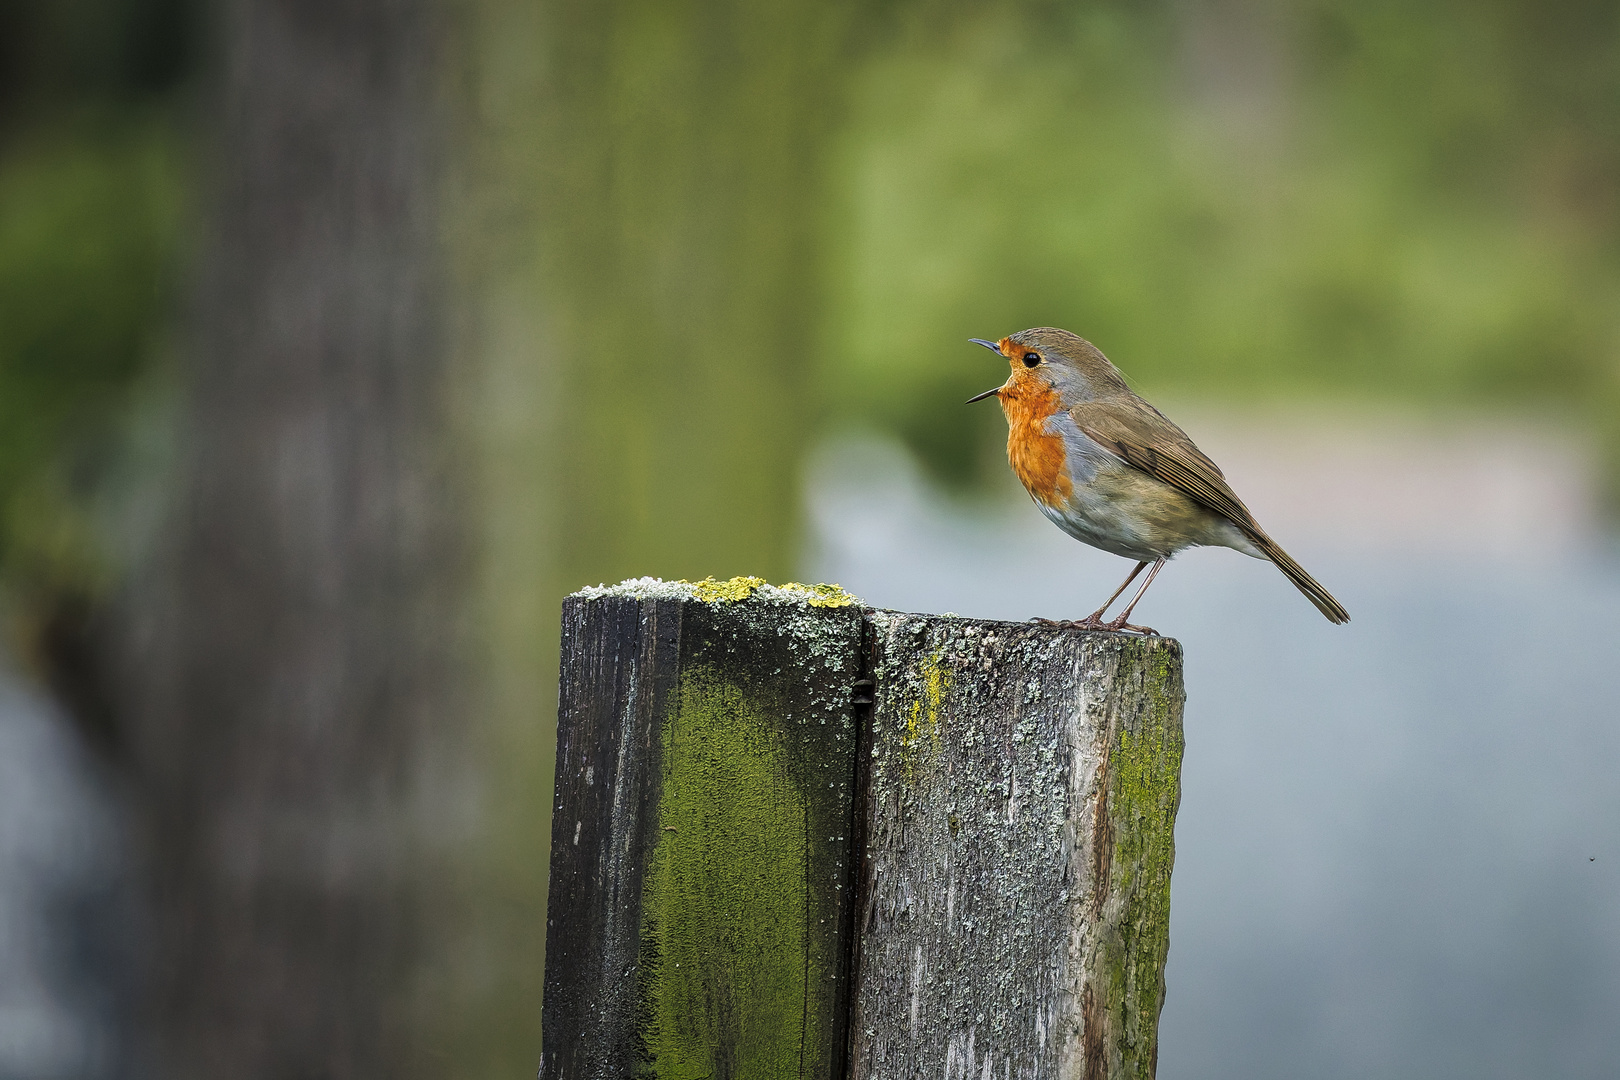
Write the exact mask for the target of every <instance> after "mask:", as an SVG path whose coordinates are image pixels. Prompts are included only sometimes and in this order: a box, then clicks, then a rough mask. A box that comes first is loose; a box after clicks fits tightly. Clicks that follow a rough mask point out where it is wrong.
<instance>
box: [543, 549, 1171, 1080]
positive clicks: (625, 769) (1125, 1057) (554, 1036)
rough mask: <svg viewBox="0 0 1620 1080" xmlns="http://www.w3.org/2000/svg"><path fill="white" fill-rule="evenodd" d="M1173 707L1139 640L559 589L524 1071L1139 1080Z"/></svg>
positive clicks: (831, 594) (1145, 1066) (754, 585)
mask: <svg viewBox="0 0 1620 1080" xmlns="http://www.w3.org/2000/svg"><path fill="white" fill-rule="evenodd" d="M1182 699H1183V694H1182V688H1181V652H1180V647H1179V646H1178V645H1177V644H1176V643H1175V642H1174V641H1170V640H1167V639H1162V638H1150V639H1142V638H1136V637H1128V636H1125V635H1114V634H1102V633H1085V632H1080V631H1074V630H1066V629H1061V628H1056V627H1048V626H1039V625H1032V624H1022V623H999V622H984V621H979V620H973V619H960V618H955V617H936V616H923V615H900V614H895V613H891V612H878V611H870V610H867V609H864V608H862V607H860V606H858V605H857V604H856V603H855V602H854V600H853V598H852V597H849V596H848V595H847V594H845V593H843V592H842V590H838V589H836V588H833V587H828V586H816V587H805V586H785V587H783V588H780V589H777V588H773V587H771V586H768V585H765V584H764V583H763V582H761V581H759V580H758V579H733V580H732V581H730V582H712V581H711V582H701V583H698V584H695V585H689V584H686V583H670V582H657V581H650V580H644V581H639V582H626V583H624V584H623V585H620V586H615V587H613V588H611V589H591V590H585V591H584V592H582V593H578V594H575V595H574V596H572V597H570V598H569V599H568V600H567V601H566V602H565V605H564V610H563V667H562V693H561V709H560V714H559V736H558V739H559V745H558V757H557V799H556V806H555V813H554V818H553V841H552V853H553V854H552V865H551V874H552V876H551V901H550V906H549V909H548V912H547V954H546V990H545V992H546V1000H545V1010H544V1016H543V1021H542V1026H543V1029H544V1056H543V1058H542V1062H541V1077H542V1078H543V1080H550V1078H556V1080H563V1078H567V1080H574V1078H583V1077H592V1078H596V1077H603V1078H605V1077H626V1076H644V1077H660V1078H664V1080H676V1078H682V1080H686V1078H690V1080H699V1078H704V1077H712V1078H715V1080H720V1078H729V1077H736V1078H749V1080H751V1078H755V1077H816V1078H825V1080H837V1078H842V1077H845V1076H850V1077H854V1078H858V1080H868V1078H869V1080H880V1078H881V1080H889V1078H900V1077H911V1076H923V1075H929V1076H939V1075H943V1076H945V1077H946V1078H947V1080H950V1078H954V1077H962V1078H964V1080H967V1078H970V1077H971V1078H973V1080H979V1078H980V1077H998V1078H1001V1080H1009V1078H1012V1077H1054V1078H1072V1080H1102V1078H1109V1080H1113V1078H1123V1077H1133V1078H1137V1077H1140V1078H1148V1077H1151V1076H1152V1075H1153V1071H1154V1066H1155V1058H1156V1046H1157V1028H1158V1017H1159V1009H1160V1007H1161V1005H1162V1002H1163V997H1164V983H1163V975H1164V962H1165V957H1166V955H1167V952H1168V947H1169V901H1170V893H1169V890H1170V867H1171V862H1172V858H1173V840H1172V829H1173V826H1174V822H1175V811H1176V805H1177V802H1178V799H1179V792H1180V765H1181V745H1182V743H1181V706H1182Z"/></svg>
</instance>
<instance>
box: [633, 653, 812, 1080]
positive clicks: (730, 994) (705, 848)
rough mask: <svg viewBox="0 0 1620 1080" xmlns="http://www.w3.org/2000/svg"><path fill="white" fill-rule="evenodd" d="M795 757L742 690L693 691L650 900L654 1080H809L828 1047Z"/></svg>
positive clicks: (678, 732)
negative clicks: (808, 1053)
mask: <svg viewBox="0 0 1620 1080" xmlns="http://www.w3.org/2000/svg"><path fill="white" fill-rule="evenodd" d="M785 750H786V747H785V746H784V743H783V739H782V738H781V735H780V733H779V731H778V729H777V727H776V725H775V724H774V723H773V722H772V719H771V718H770V717H769V716H768V715H766V714H765V711H764V710H762V709H761V708H760V707H759V706H758V704H757V703H756V702H755V701H753V700H751V699H750V697H749V695H748V694H747V693H746V692H744V691H743V690H742V689H741V688H739V687H737V686H735V685H732V684H730V683H728V682H725V681H723V680H722V679H720V678H718V677H716V676H715V675H714V674H713V673H711V672H705V671H702V670H699V671H695V672H690V673H688V674H687V675H686V676H685V677H683V679H682V684H681V687H680V692H679V700H678V705H677V708H676V709H675V710H674V712H673V714H672V715H671V717H670V718H669V720H668V722H667V723H666V725H665V727H664V731H663V772H664V778H665V779H664V785H663V794H662V797H661V800H660V803H659V824H660V829H661V833H660V836H659V840H658V842H657V846H656V849H655V851H654V854H653V858H652V860H651V865H650V866H649V869H648V874H647V877H646V879H645V882H644V888H643V908H642V910H643V925H642V938H643V949H642V980H643V1001H644V1002H646V1003H647V1012H648V1015H646V1016H645V1021H646V1023H645V1027H644V1030H643V1039H644V1043H645V1061H644V1066H643V1071H642V1075H644V1076H657V1077H659V1078H660V1080H702V1078H707V1077H723V1076H735V1077H776V1076H798V1075H799V1074H800V1069H801V1064H802V1060H803V1054H804V1052H805V1048H806V1047H807V1046H808V1047H810V1048H811V1049H812V1051H814V1049H815V1048H817V1047H819V1046H820V1045H821V1044H822V1043H823V1042H824V1041H825V1040H826V1039H827V1037H828V1033H827V1032H824V1031H821V1030H820V1025H821V1024H822V1022H823V1017H822V1010H820V1009H818V1008H812V1007H811V1005H812V999H813V998H814V997H815V996H816V995H815V993H814V992H813V991H815V990H816V989H817V988H819V987H820V985H821V984H823V983H824V982H825V981H826V979H827V978H828V976H829V974H830V971H831V968H830V960H831V958H830V957H828V956H826V955H825V952H826V946H825V944H824V942H825V941H826V940H828V939H829V935H828V934H827V933H825V931H824V930H823V929H821V928H816V927H812V926H810V925H808V920H809V919H810V918H811V917H812V915H811V913H812V911H814V910H816V906H815V905H813V904H812V897H811V892H810V879H809V874H810V869H809V868H810V853H809V850H808V845H809V843H810V842H811V838H810V836H809V835H808V829H809V825H810V819H811V814H810V813H809V810H808V808H807V804H806V797H805V793H804V792H803V791H802V790H801V789H800V786H799V784H798V783H796V782H795V780H794V779H793V777H794V774H795V769H794V763H792V762H790V761H789V760H787V758H786V756H785ZM829 839H830V838H829Z"/></svg>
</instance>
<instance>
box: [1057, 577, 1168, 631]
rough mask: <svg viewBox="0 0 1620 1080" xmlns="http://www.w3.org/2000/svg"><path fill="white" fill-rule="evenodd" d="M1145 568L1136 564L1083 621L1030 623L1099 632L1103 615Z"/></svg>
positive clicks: (1065, 620) (1066, 620) (1067, 620)
mask: <svg viewBox="0 0 1620 1080" xmlns="http://www.w3.org/2000/svg"><path fill="white" fill-rule="evenodd" d="M1146 566H1147V563H1145V562H1139V563H1137V564H1136V569H1135V570H1132V571H1131V573H1130V576H1129V577H1127V578H1126V579H1125V580H1124V581H1122V582H1120V585H1119V588H1117V589H1115V590H1114V595H1113V596H1110V597H1109V598H1108V599H1107V600H1105V601H1103V606H1102V607H1100V608H1098V609H1097V610H1096V611H1093V612H1092V613H1091V614H1090V615H1087V616H1086V617H1085V618H1083V619H1078V620H1076V619H1064V620H1061V621H1060V620H1057V619H1033V620H1031V621H1032V622H1038V623H1040V624H1042V625H1043V626H1067V627H1073V628H1075V629H1078V630H1101V629H1102V626H1103V621H1102V617H1103V614H1104V613H1105V612H1106V611H1107V610H1108V609H1109V608H1110V607H1112V606H1113V603H1114V601H1115V600H1118V599H1119V594H1120V593H1122V592H1124V591H1125V590H1126V589H1128V588H1130V585H1131V582H1133V581H1135V580H1136V575H1137V574H1140V573H1141V572H1142V569H1143V568H1144V567H1146Z"/></svg>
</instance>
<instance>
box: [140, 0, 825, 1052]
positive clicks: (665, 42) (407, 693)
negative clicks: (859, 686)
mask: <svg viewBox="0 0 1620 1080" xmlns="http://www.w3.org/2000/svg"><path fill="white" fill-rule="evenodd" d="M450 10H451V9H450V8H449V7H448V6H446V5H444V4H443V2H442V0H441V2H440V3H433V2H430V0H380V2H366V0H321V2H319V3H315V2H311V0H236V2H235V3H233V4H231V5H230V6H228V7H227V9H226V10H225V11H224V12H223V13H222V15H221V17H220V21H219V30H218V36H217V38H216V41H217V43H218V45H219V47H220V49H221V50H222V55H223V61H222V65H221V68H222V70H221V71H220V73H219V76H218V81H217V86H216V88H217V93H216V94H215V95H214V96H215V97H217V99H218V100H219V101H220V102H221V113H220V116H219V119H218V133H217V134H218V137H217V153H218V160H217V168H216V170H215V175H214V177H213V182H214V190H215V192H216V208H215V212H214V214H213V218H212V225H213V227H212V232H211V233H210V235H209V237H208V243H207V248H206V251H205V272H204V274H203V279H204V280H203V285H202V288H201V289H200V290H199V292H198V300H197V304H196V309H195V313H194V324H195V334H194V335H193V339H194V341H193V348H192V352H193V354H194V355H193V360H194V367H193V368H192V369H191V371H190V374H189V378H190V383H191V385H190V397H189V404H188V406H187V426H186V429H185V432H184V439H185V441H184V446H183V454H182V465H183V471H184V478H185V484H184V497H183V500H182V501H181V503H180V505H179V506H178V508H177V510H178V512H177V513H176V514H175V515H173V520H174V525H175V528H174V530H173V534H172V543H171V544H170V545H169V547H168V548H167V549H166V550H167V551H168V556H167V558H166V560H164V561H161V563H160V565H158V566H157V567H156V568H155V569H154V570H153V571H152V572H151V573H150V574H148V575H147V577H146V578H145V579H144V581H143V582H142V584H141V586H140V587H139V588H138V589H137V591H136V592H135V594H134V599H133V601H132V603H131V606H130V610H131V611H132V612H133V613H134V617H133V620H132V621H131V622H130V624H129V629H130V631H131V633H130V638H129V640H130V641H131V642H132V643H133V644H134V645H135V656H136V659H137V665H136V669H135V671H136V675H135V677H134V678H133V681H132V682H131V684H130V685H131V686H133V687H135V688H136V689H137V691H138V693H137V694H136V698H137V701H138V710H137V712H138V715H137V716H136V718H135V719H136V723H135V725H134V727H135V732H134V738H133V747H134V753H135V754H136V759H137V762H138V768H139V770H140V777H141V781H142V784H143V792H144V794H145V795H146V796H147V798H148V800H149V803H150V805H151V807H152V845H153V852H154V856H155V864H156V866H157V868H158V870H159V878H160V886H161V888H160V893H159V896H158V911H157V914H158V922H159V927H158V928H159V930H160V931H161V933H160V935H159V940H158V955H157V960H158V965H159V969H160V970H159V973H158V974H159V976H160V984H161V988H162V994H161V995H159V996H158V997H157V998H156V1001H157V1006H156V1008H157V1009H158V1015H157V1016H156V1017H155V1021H156V1024H155V1027H156V1030H157V1031H158V1032H159V1033H160V1036H161V1038H162V1040H163V1042H164V1046H163V1047H162V1050H163V1055H164V1056H163V1058H162V1059H161V1062H160V1065H161V1067H162V1068H163V1069H164V1070H165V1075H175V1076H178V1077H182V1078H185V1077H202V1076H207V1077H213V1076H231V1077H254V1076H265V1077H269V1076H272V1075H274V1076H311V1077H316V1076H319V1077H347V1076H356V1077H358V1076H367V1077H373V1076H407V1075H410V1074H412V1073H434V1074H447V1075H457V1076H488V1077H496V1076H511V1075H525V1074H527V1073H528V1072H529V1071H530V1070H532V1069H533V1068H534V1067H535V1064H536V1062H537V1060H538V1056H539V1048H540V1027H539V1021H540V987H541V976H542V971H543V955H542V952H543V942H544V928H545V919H544V910H545V877H544V875H545V867H546V865H547V858H548V852H547V837H548V836H549V831H550V830H549V821H548V818H549V808H550V797H551V795H550V792H551V780H552V777H551V770H552V764H551V753H552V742H553V732H554V730H555V727H554V724H555V704H556V696H555V672H556V640H557V622H558V600H559V598H560V597H561V596H562V594H564V593H565V592H567V591H570V590H572V589H573V588H576V587H578V586H579V585H580V584H583V583H586V582H595V581H599V580H605V579H613V578H618V577H622V576H626V575H631V574H663V575H666V576H688V577H692V576H702V575H704V574H709V573H714V574H722V575H731V574H737V573H761V574H766V575H770V576H773V577H777V578H781V577H785V576H787V575H788V573H789V570H790V567H791V565H792V560H793V555H794V551H793V537H794V533H795V524H796V522H795V512H796V507H797V494H798V475H797V474H798V464H799V457H800V452H801V450H802V447H803V444H804V441H805V439H806V438H807V437H808V434H809V432H810V430H811V425H812V423H813V419H814V415H815V412H816V404H815V401H814V398H813V393H812V387H813V385H814V372H813V366H814V363H815V356H816V348H815V343H814V340H813V338H814V334H815V328H816V319H817V312H818V302H817V284H818V281H819V265H818V251H817V238H818V233H819V225H820V217H821V214H822V212H823V208H822V204H821V196H822V190H823V189H822V183H821V179H822V168H823V163H822V160H821V154H822V151H823V149H824V148H825V146H826V144H827V136H828V135H829V134H831V132H832V130H833V126H834V123H835V120H836V116H837V105H836V103H837V101H838V98H839V95H838V93H837V90H838V79H839V67H838V61H839V59H840V57H841V55H842V50H843V49H844V48H845V47H846V45H847V42H848V37H849V32H850V29H851V25H852V17H851V12H852V8H850V7H849V6H847V5H843V4H830V5H829V4H819V3H812V2H810V0H792V2H787V3H782V4H776V5H752V4H747V3H743V2H742V0H732V2H718V3H697V2H690V0H688V2H680V0H677V2H672V3H664V2H657V0H622V2H618V3H608V4H596V3H589V2H587V0H554V2H551V3H546V4H529V3H526V2H519V0H474V2H473V3H472V4H471V5H470V6H468V7H465V8H462V7H457V8H455V9H454V12H455V14H456V15H457V17H458V21H455V22H453V23H452V24H451V27H453V28H454V29H455V30H456V31H457V32H456V33H448V32H447V27H446V25H445V24H444V23H441V21H440V20H441V19H443V18H444V17H445V14H446V13H447V12H448V11H450ZM447 61H448V63H449V66H448V67H446V66H445V63H446V62H447ZM447 88H459V90H456V91H455V92H458V93H459V94H460V95H461V96H460V97H454V96H453V97H451V98H450V99H449V100H448V108H449V109H451V110H457V111H454V112H449V113H447V115H457V116H462V117H466V118H473V119H474V121H475V122H474V123H473V124H471V125H470V126H469V127H467V128H466V129H464V131H463V132H462V133H461V134H460V135H459V137H458V138H457V139H456V140H454V141H452V140H450V139H447V138H445V133H446V132H447V131H448V130H449V128H448V126H447V125H445V124H443V123H442V122H441V116H440V111H439V110H440V104H441V102H440V95H441V94H442V93H443V92H444V91H445V90H446V89H447ZM446 162H452V163H453V164H452V165H451V167H449V168H443V167H442V166H443V165H444V164H445V163H446ZM446 177H447V178H448V187H443V186H442V185H441V178H446ZM442 190H448V191H450V192H452V193H454V194H453V197H441V191H442ZM442 238H448V239H449V243H448V246H447V247H445V248H443V249H441V239H442ZM452 355H455V356H464V357H465V358H466V360H467V362H466V363H464V364H462V365H459V366H456V367H455V368H453V369H452V366H451V364H450V361H449V357H450V356H452ZM457 447H460V448H462V449H461V450H459V451H458V450H457V449H456V448H457ZM464 614H468V615H471V618H470V619H469V621H468V626H469V627H471V628H475V629H476V635H473V634H464V633H462V631H461V630H460V629H459V628H460V626H461V617H462V615H464ZM468 662H470V663H472V664H473V665H474V666H473V667H471V668H465V667H463V664H465V663H468ZM473 753H477V754H479V755H480V760H481V762H482V764H481V766H480V767H481V769H482V772H481V773H479V774H477V775H476V776H470V775H469V774H467V773H464V772H461V771H459V769H460V766H461V765H462V764H463V763H464V762H466V761H467V760H468V755H470V754H473ZM474 830H476V835H475V833H474ZM452 845H454V846H455V847H456V848H457V856H456V859H452V858H451V857H450V856H449V855H447V854H446V851H447V849H448V848H450V847H451V846H452ZM469 853H470V855H469ZM464 855H469V857H470V859H471V862H472V863H474V864H475V865H474V866H473V867H472V869H473V870H474V872H473V873H470V874H466V873H462V871H463V870H465V869H467V868H468V864H467V863H465V862H461V861H458V860H460V859H461V858H462V857H463V856H464ZM418 1021H420V1024H418ZM444 1050H448V1053H445V1054H440V1053H435V1052H434V1051H444Z"/></svg>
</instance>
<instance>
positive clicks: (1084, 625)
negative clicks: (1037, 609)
mask: <svg viewBox="0 0 1620 1080" xmlns="http://www.w3.org/2000/svg"><path fill="white" fill-rule="evenodd" d="M1029 621H1030V622H1032V623H1037V624H1039V625H1041V626H1050V627H1052V628H1053V629H1056V630H1118V629H1119V628H1120V627H1119V626H1117V625H1115V624H1113V623H1105V622H1103V621H1102V612H1100V611H1094V612H1092V613H1091V614H1090V615H1087V616H1086V617H1085V618H1083V619H1043V618H1041V617H1040V616H1039V615H1036V616H1035V617H1034V618H1032V619H1030V620H1029ZM1126 629H1128V630H1140V629H1142V628H1141V627H1137V626H1127V627H1126ZM1149 633H1152V631H1149Z"/></svg>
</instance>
